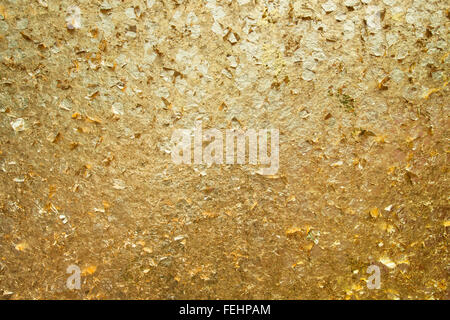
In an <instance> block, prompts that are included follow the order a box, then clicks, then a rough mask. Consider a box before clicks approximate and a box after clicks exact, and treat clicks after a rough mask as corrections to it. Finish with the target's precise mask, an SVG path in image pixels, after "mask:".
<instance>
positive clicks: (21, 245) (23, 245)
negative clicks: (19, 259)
mask: <svg viewBox="0 0 450 320" xmlns="http://www.w3.org/2000/svg"><path fill="white" fill-rule="evenodd" d="M29 247H30V246H29V245H28V243H26V242H21V243H19V244H17V245H16V250H18V251H25V250H26V249H28V248H29Z"/></svg>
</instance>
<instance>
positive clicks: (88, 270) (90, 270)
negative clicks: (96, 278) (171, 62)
mask: <svg viewBox="0 0 450 320" xmlns="http://www.w3.org/2000/svg"><path fill="white" fill-rule="evenodd" d="M95 271H97V266H94V265H90V266H88V267H86V268H84V269H83V270H82V271H81V274H82V275H83V276H86V275H91V274H93V273H95Z"/></svg>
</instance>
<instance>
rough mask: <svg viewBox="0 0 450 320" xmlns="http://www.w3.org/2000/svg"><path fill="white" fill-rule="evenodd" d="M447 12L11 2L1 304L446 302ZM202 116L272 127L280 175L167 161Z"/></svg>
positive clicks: (215, 2) (2, 160)
mask: <svg viewBox="0 0 450 320" xmlns="http://www.w3.org/2000/svg"><path fill="white" fill-rule="evenodd" d="M449 18H450V13H449V3H448V2H447V1H441V0H429V1H425V0H414V1H413V0H382V1H381V0H361V1H360V0H340V1H338V0H309V1H288V0H273V1H269V0H237V1H231V0H207V1H200V0H199V1H193V0H164V1H161V0H148V1H142V0H141V1H139V0H130V1H119V0H107V1H88V0H78V1H66V0H63V1H56V0H36V1H31V0H30V1H25V0H0V298H2V299H449V289H448V280H449V271H450V270H449V254H448V247H449V242H448V233H449V231H450V230H449V227H450V214H449V202H448V200H449V186H448V167H447V159H448V152H449V144H448V138H449V136H448V133H449V131H448V129H449V122H448V114H449V103H448V102H449V100H448V96H447V95H448V91H449V89H448V88H449V87H448V76H449V63H450V55H449V47H448V40H449V26H450V20H449ZM198 121H201V124H202V126H203V128H205V129H206V128H217V129H219V130H226V129H229V128H241V129H255V130H259V129H268V128H275V129H278V130H279V132H280V142H279V149H280V153H279V161H280V167H279V170H278V172H277V173H276V174H274V175H270V176H268V175H259V174H257V170H258V166H255V165H249V164H240V165H239V164H236V165H225V164H223V165H214V164H213V165H211V166H206V165H202V164H192V165H176V164H174V163H173V162H172V159H171V150H172V149H171V147H172V145H171V135H172V132H173V131H174V130H175V129H183V128H187V129H191V128H193V127H194V126H195V124H196V123H198ZM69 266H76V267H78V268H79V271H80V289H73V288H69V287H68V286H67V279H68V277H70V276H71V274H70V273H67V271H68V267H69ZM371 266H376V267H378V269H379V271H380V279H379V280H380V287H379V289H370V286H369V285H368V284H369V283H370V282H371V279H370V277H371V276H372V275H371V273H368V272H367V271H368V268H369V267H371ZM371 268H373V267H371Z"/></svg>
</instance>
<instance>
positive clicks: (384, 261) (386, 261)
mask: <svg viewBox="0 0 450 320" xmlns="http://www.w3.org/2000/svg"><path fill="white" fill-rule="evenodd" d="M379 261H380V262H381V263H382V264H384V265H385V266H386V267H388V268H389V269H394V268H395V267H396V266H397V264H396V263H395V262H394V261H392V260H391V259H389V258H388V257H383V258H381V259H380V260H379Z"/></svg>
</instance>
